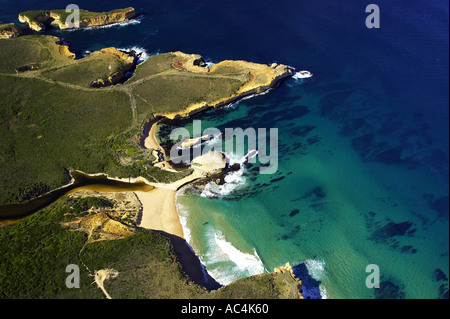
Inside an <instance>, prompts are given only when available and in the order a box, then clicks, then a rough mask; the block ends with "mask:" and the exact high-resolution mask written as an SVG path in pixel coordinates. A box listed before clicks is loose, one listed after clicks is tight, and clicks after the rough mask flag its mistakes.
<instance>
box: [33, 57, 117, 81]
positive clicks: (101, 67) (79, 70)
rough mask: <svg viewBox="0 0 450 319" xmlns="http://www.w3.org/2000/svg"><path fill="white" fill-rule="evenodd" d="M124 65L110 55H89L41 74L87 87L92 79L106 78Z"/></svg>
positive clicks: (54, 79)
mask: <svg viewBox="0 0 450 319" xmlns="http://www.w3.org/2000/svg"><path fill="white" fill-rule="evenodd" d="M125 65H126V64H125V62H123V61H121V60H119V59H118V58H117V57H115V56H112V55H108V54H101V55H89V56H87V57H86V58H84V59H82V60H80V61H77V63H72V64H69V65H65V66H62V67H58V68H53V69H49V70H46V71H44V72H42V73H41V75H42V76H43V77H46V78H48V79H50V80H53V81H57V82H62V83H68V84H74V85H78V86H81V87H86V88H88V87H90V84H91V83H92V82H93V81H95V80H98V79H106V78H108V76H110V75H111V74H112V73H114V72H117V71H119V70H121V69H122V68H123V67H124V66H125Z"/></svg>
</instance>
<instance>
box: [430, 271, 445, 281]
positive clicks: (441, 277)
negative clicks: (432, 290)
mask: <svg viewBox="0 0 450 319" xmlns="http://www.w3.org/2000/svg"><path fill="white" fill-rule="evenodd" d="M433 280H434V281H448V277H447V275H446V274H445V272H443V271H442V269H440V268H437V269H436V270H435V271H434V272H433Z"/></svg>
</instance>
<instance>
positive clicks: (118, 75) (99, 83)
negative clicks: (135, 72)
mask: <svg viewBox="0 0 450 319" xmlns="http://www.w3.org/2000/svg"><path fill="white" fill-rule="evenodd" d="M101 55H110V56H113V57H115V58H117V59H119V60H120V61H122V62H123V66H122V67H121V68H120V69H119V70H117V71H116V72H114V73H112V74H111V75H109V76H108V77H107V78H106V79H97V80H95V81H93V82H92V83H91V84H90V86H91V87H95V88H98V87H105V86H110V85H114V84H117V83H118V82H119V81H120V80H121V79H123V78H124V77H125V74H126V73H127V72H128V71H130V70H131V69H132V68H133V67H134V66H135V65H136V61H137V57H136V55H134V54H132V53H125V52H122V51H119V50H117V49H116V48H113V47H111V48H105V49H101V50H99V51H95V52H93V53H91V57H95V56H101Z"/></svg>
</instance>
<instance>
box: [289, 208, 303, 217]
mask: <svg viewBox="0 0 450 319" xmlns="http://www.w3.org/2000/svg"><path fill="white" fill-rule="evenodd" d="M298 214H300V210H298V209H294V210H293V211H292V212H291V213H290V214H289V216H290V217H294V216H297V215H298Z"/></svg>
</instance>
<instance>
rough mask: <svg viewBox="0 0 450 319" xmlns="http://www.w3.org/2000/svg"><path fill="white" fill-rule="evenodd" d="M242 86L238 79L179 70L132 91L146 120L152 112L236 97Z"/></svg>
mask: <svg viewBox="0 0 450 319" xmlns="http://www.w3.org/2000/svg"><path fill="white" fill-rule="evenodd" d="M242 85H243V83H242V82H241V81H239V80H235V79H230V78H221V77H218V78H216V77H210V76H192V75H190V74H186V73H185V72H182V71H178V72H176V73H174V74H170V75H161V76H158V77H152V78H150V79H147V80H144V81H142V82H140V83H139V84H137V85H135V86H133V91H132V92H133V94H135V95H136V96H137V97H138V100H137V101H138V116H139V117H145V116H146V115H147V114H150V113H171V112H177V111H180V110H182V109H184V108H185V107H186V106H188V105H190V104H193V103H199V102H203V101H204V102H208V103H211V102H213V101H216V100H219V99H221V98H224V97H228V96H230V95H232V94H234V93H235V92H236V91H237V90H238V89H239V87H241V86H242ZM174 90H175V92H177V93H176V94H173V92H174ZM181 105H183V106H184V107H183V108H180V106H181Z"/></svg>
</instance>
